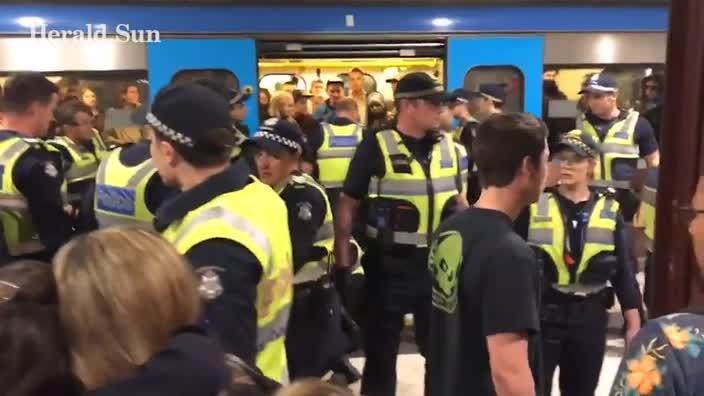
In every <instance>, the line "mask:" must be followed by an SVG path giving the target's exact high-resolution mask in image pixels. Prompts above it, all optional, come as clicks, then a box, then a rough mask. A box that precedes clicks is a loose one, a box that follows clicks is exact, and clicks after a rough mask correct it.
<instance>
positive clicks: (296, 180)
mask: <svg viewBox="0 0 704 396" xmlns="http://www.w3.org/2000/svg"><path fill="white" fill-rule="evenodd" d="M290 182H291V184H308V183H307V181H306V177H305V176H303V175H291V178H290Z"/></svg>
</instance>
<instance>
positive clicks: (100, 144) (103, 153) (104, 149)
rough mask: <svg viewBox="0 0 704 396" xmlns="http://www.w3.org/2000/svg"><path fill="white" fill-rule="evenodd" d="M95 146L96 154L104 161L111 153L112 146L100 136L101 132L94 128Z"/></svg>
mask: <svg viewBox="0 0 704 396" xmlns="http://www.w3.org/2000/svg"><path fill="white" fill-rule="evenodd" d="M92 140H93V147H95V155H96V156H97V157H98V161H102V160H104V159H105V158H107V156H108V154H110V147H109V146H108V145H107V144H106V143H105V140H104V139H103V137H102V136H100V132H99V131H98V130H97V129H95V128H93V139H92Z"/></svg>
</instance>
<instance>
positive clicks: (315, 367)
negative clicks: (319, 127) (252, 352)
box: [250, 118, 349, 379]
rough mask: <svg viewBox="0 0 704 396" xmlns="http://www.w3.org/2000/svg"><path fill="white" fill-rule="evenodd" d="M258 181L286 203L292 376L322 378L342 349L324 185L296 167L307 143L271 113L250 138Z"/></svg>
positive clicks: (344, 341)
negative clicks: (290, 247) (290, 248)
mask: <svg viewBox="0 0 704 396" xmlns="http://www.w3.org/2000/svg"><path fill="white" fill-rule="evenodd" d="M250 142H251V143H252V144H254V145H255V146H256V149H257V152H256V155H255V158H256V164H257V170H258V174H259V177H260V178H261V180H262V182H264V183H266V184H268V185H269V186H271V187H272V188H273V189H274V190H275V191H277V192H278V193H279V195H280V196H281V198H282V199H283V200H284V202H285V203H286V206H287V208H288V227H289V232H290V236H291V241H292V245H293V272H294V278H293V284H294V299H293V305H292V309H291V320H290V322H289V326H288V332H287V335H286V350H287V356H288V367H289V374H290V376H291V379H296V378H304V377H322V376H323V375H325V373H327V372H328V371H329V370H330V369H331V368H333V365H334V364H335V363H336V362H337V361H338V360H339V359H340V358H341V357H342V356H343V355H344V354H345V353H346V351H347V349H348V343H349V341H348V339H347V336H346V335H345V334H343V332H342V319H341V306H340V302H339V298H338V296H337V293H336V292H335V289H334V288H333V287H331V279H330V270H331V268H330V266H331V255H332V250H333V244H334V233H333V220H332V210H331V208H330V202H329V201H328V199H327V196H326V194H325V189H324V188H323V187H322V186H321V185H319V184H318V183H317V182H315V180H314V179H313V178H312V177H311V176H309V175H307V174H305V173H303V172H301V171H300V168H299V164H300V161H301V155H302V154H303V146H304V145H305V142H304V140H303V135H302V133H301V131H300V130H299V127H298V126H297V125H296V124H294V123H292V122H290V121H287V120H283V119H276V118H272V119H269V120H267V121H266V122H265V123H264V125H262V126H261V127H260V128H259V130H258V131H257V133H256V134H255V135H254V137H253V138H252V139H251V140H250Z"/></svg>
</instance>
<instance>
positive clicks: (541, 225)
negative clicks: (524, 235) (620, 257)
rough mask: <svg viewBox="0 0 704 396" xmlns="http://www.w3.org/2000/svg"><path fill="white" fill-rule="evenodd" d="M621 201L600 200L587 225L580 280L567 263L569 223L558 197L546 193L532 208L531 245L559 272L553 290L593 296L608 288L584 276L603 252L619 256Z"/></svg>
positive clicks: (578, 273)
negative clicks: (565, 219) (542, 253)
mask: <svg viewBox="0 0 704 396" xmlns="http://www.w3.org/2000/svg"><path fill="white" fill-rule="evenodd" d="M618 209H619V204H618V202H617V201H616V200H615V199H613V198H611V197H606V196H601V197H599V198H598V199H597V201H596V203H595V204H594V205H593V207H592V212H591V214H590V216H589V222H588V223H587V226H586V227H587V229H586V235H585V240H584V247H583V248H582V258H581V259H580V261H579V263H578V264H576V265H578V266H577V272H576V277H574V278H573V277H572V276H571V275H570V271H569V269H568V265H567V263H565V238H566V234H565V233H566V230H565V222H564V219H563V217H562V213H561V211H560V206H559V204H558V202H557V198H556V197H555V196H554V195H553V194H552V193H549V192H546V193H543V194H542V195H541V196H540V199H539V200H538V202H537V203H534V204H533V205H531V207H530V226H529V228H528V243H529V244H530V245H532V246H535V247H537V248H539V249H540V250H542V251H544V252H545V253H547V255H548V256H549V257H550V260H551V262H552V264H553V265H554V266H555V268H556V270H557V283H555V284H553V285H552V286H553V288H555V289H557V290H559V291H562V292H565V293H572V294H592V293H595V292H598V291H601V290H603V289H604V288H605V287H606V281H608V276H606V277H605V279H603V282H597V283H589V284H586V283H584V282H582V279H581V277H582V274H583V273H584V272H585V271H587V270H588V268H589V265H590V263H591V262H592V259H594V258H595V257H596V256H597V255H599V254H601V253H609V254H615V251H616V245H615V232H616V216H617V213H618Z"/></svg>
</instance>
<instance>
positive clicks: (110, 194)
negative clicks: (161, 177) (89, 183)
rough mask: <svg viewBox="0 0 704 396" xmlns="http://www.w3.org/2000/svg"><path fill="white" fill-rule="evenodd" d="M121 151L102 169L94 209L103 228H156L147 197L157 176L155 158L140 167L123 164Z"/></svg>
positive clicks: (96, 185)
mask: <svg viewBox="0 0 704 396" xmlns="http://www.w3.org/2000/svg"><path fill="white" fill-rule="evenodd" d="M121 151H122V149H121V148H119V149H117V150H115V151H113V152H111V153H110V155H109V156H108V157H107V158H106V159H105V160H104V161H103V162H102V163H101V164H100V166H99V167H98V174H97V176H96V180H95V197H94V208H95V217H96V219H97V220H98V224H99V225H100V228H105V227H112V226H121V225H136V226H143V227H146V228H150V227H152V220H153V219H154V214H153V213H151V212H150V211H149V209H148V208H147V204H146V202H145V194H146V188H147V184H148V183H149V179H150V178H151V177H152V175H154V174H155V173H156V167H155V166H154V163H153V162H152V160H151V158H149V159H147V160H146V161H144V162H142V163H141V164H139V165H136V166H125V165H123V164H122V163H121V162H120V152H121Z"/></svg>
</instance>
